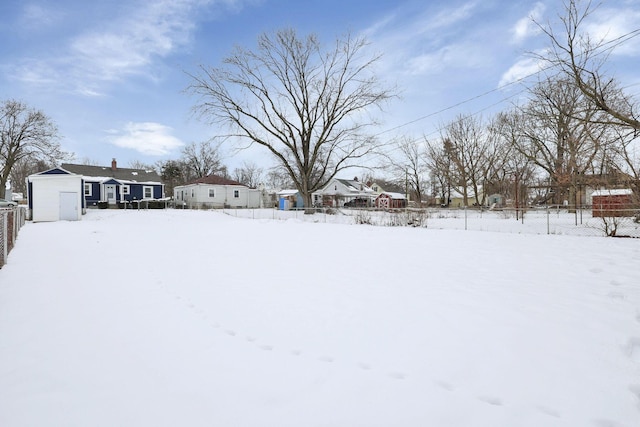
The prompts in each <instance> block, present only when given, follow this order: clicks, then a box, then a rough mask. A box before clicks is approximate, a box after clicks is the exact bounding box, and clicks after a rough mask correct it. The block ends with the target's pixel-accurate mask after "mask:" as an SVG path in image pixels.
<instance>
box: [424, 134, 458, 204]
mask: <svg viewBox="0 0 640 427" xmlns="http://www.w3.org/2000/svg"><path fill="white" fill-rule="evenodd" d="M424 155H425V158H424V160H425V164H426V165H427V169H428V170H429V177H430V184H431V193H432V194H433V195H434V196H438V197H437V198H438V199H439V203H440V205H441V206H449V204H450V203H451V189H452V187H453V185H454V184H453V182H452V177H453V167H452V159H451V156H450V152H449V151H447V150H445V148H444V147H443V144H442V143H441V142H440V141H437V142H436V141H430V140H428V139H427V138H425V154H424Z"/></svg>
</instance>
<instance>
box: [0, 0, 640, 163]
mask: <svg viewBox="0 0 640 427" xmlns="http://www.w3.org/2000/svg"><path fill="white" fill-rule="evenodd" d="M561 8H562V2H561V1H560V0H554V1H550V0H549V1H540V2H532V1H518V0H515V1H510V0H483V1H475V0H471V1H465V0H452V1H429V2H427V1H424V0H419V1H418V0H415V1H414V0H406V1H403V0H397V1H390V0H377V1H371V0H343V1H335V0H323V1H291V0H289V1H287V0H221V1H218V0H159V1H154V0H141V1H139V0H102V1H100V0H98V1H95V2H87V1H85V0H56V1H54V0H47V1H18V0H9V1H3V2H2V3H1V4H0V16H2V17H3V19H2V20H1V21H0V40H1V43H0V99H3V100H4V99H9V98H14V99H19V100H22V101H25V102H26V103H28V104H29V105H30V106H33V107H35V108H38V109H41V110H43V111H44V112H45V113H46V114H48V115H49V116H50V117H51V118H52V119H53V120H54V121H55V122H56V123H57V125H58V127H59V130H60V134H61V137H62V139H61V143H62V145H63V148H64V149H66V150H67V151H70V152H73V153H75V156H76V160H78V161H81V160H82V159H89V160H92V161H94V162H98V163H100V164H105V165H107V164H110V162H111V158H113V157H115V158H117V159H118V163H119V165H121V166H126V165H127V164H128V163H130V162H131V161H142V162H145V163H154V162H155V161H157V160H164V159H171V158H178V157H179V154H180V149H181V147H182V146H183V145H184V144H188V143H191V142H200V141H204V140H207V139H208V138H210V137H212V136H214V135H217V134H220V133H222V132H223V131H222V130H219V129H216V128H213V127H210V126H205V125H204V124H203V123H201V122H199V121H198V120H197V119H195V118H194V117H193V116H192V114H191V107H192V105H193V104H194V102H195V99H194V98H192V97H190V96H189V95H188V94H186V93H185V92H184V89H185V88H186V87H187V85H188V84H189V77H188V76H187V74H186V73H188V72H196V71H197V67H198V66H199V65H201V64H206V65H213V66H215V65H218V64H219V63H220V61H221V60H222V58H224V56H226V55H227V54H229V53H230V51H231V49H232V48H233V46H234V45H236V44H239V45H242V46H245V47H249V48H251V47H253V46H254V45H255V40H256V37H257V36H258V35H259V34H261V33H263V32H265V31H274V30H277V29H280V28H284V27H293V28H295V29H297V30H298V31H299V33H301V34H307V33H310V32H314V33H317V34H318V35H319V36H320V39H321V40H322V41H326V42H330V41H331V40H333V39H334V38H335V37H336V36H339V35H341V34H344V33H345V32H347V31H349V32H351V33H353V34H364V35H365V36H366V37H367V38H368V40H369V41H370V42H371V45H370V48H371V49H372V50H373V51H375V52H378V53H382V55H383V57H382V60H381V61H380V63H379V64H378V68H377V70H376V71H377V72H378V74H379V76H380V77H381V78H382V79H383V80H384V81H386V82H388V83H389V84H395V85H397V86H398V88H399V89H400V91H401V97H399V98H398V99H396V100H394V101H392V102H391V103H389V104H388V105H386V106H385V112H384V114H383V115H382V117H381V118H382V124H381V126H380V127H379V128H378V129H377V131H378V132H380V133H381V137H382V138H386V139H389V138H392V137H394V136H397V135H409V136H411V137H417V136H420V135H422V134H426V135H428V136H435V135H437V129H438V127H439V126H441V125H442V124H444V123H446V121H448V120H451V119H452V118H453V117H455V116H456V115H458V114H470V113H477V112H482V114H483V115H484V116H489V115H490V114H491V112H495V111H499V110H501V109H506V108H508V106H509V102H513V101H514V100H516V99H517V98H518V96H521V95H522V94H521V92H522V84H521V83H519V84H515V85H508V86H506V87H503V86H504V85H505V84H508V83H510V82H513V81H515V80H517V79H518V78H520V77H522V76H525V75H528V74H530V73H531V72H533V71H534V70H535V67H536V64H535V63H534V62H533V61H532V60H531V58H530V56H528V55H527V53H526V52H528V51H536V50H539V49H542V48H544V47H545V46H546V45H547V40H546V38H545V37H544V36H543V35H541V34H540V33H539V32H538V31H536V28H535V26H534V25H532V24H531V21H530V17H531V16H535V17H536V18H537V19H539V20H541V21H547V20H550V21H551V22H554V21H557V15H558V13H560V12H561V10H562V9H561ZM639 22H640V0H615V1H608V0H604V1H603V2H602V5H601V6H600V7H599V9H598V10H597V13H596V14H594V16H593V19H592V20H591V21H589V28H590V29H591V30H592V31H593V33H594V34H596V35H597V36H602V37H607V38H614V37H616V36H618V35H620V34H624V33H627V32H630V31H633V30H636V29H638V27H639V26H640V24H638V23H639ZM638 65H640V37H636V38H634V39H632V40H630V41H628V42H626V43H625V44H624V45H622V46H621V47H620V48H618V49H617V50H616V51H615V53H614V55H612V57H611V58H610V62H609V68H610V71H611V72H612V74H613V75H615V76H616V77H617V78H619V79H620V80H621V82H622V83H623V86H625V87H626V88H627V90H628V92H630V93H633V94H638V93H640V90H639V87H640V85H639V84H638V83H640V75H639V73H638V71H637V70H638ZM533 79H535V77H534V78H533ZM532 81H533V80H532V79H529V80H527V81H525V83H527V82H528V83H531V82H532ZM500 87H502V89H500V90H496V89H498V88H500ZM487 92H489V93H488V94H487V95H482V94H485V93H487ZM480 95H482V96H480ZM474 98H475V99H474ZM470 99H473V100H472V101H469V102H464V101H467V100H470ZM410 122H412V123H411V124H407V123H410ZM405 124H406V125H405ZM225 155H226V160H225V161H226V163H227V164H228V165H229V166H230V167H231V168H233V167H235V166H239V165H240V164H241V162H242V161H243V160H252V161H256V162H258V163H260V164H261V165H262V166H269V165H271V164H272V161H271V158H270V157H269V155H268V154H267V153H266V152H264V151H254V150H249V151H245V152H240V153H234V152H231V151H226V152H225Z"/></svg>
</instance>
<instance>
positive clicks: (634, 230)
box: [222, 206, 640, 238]
mask: <svg viewBox="0 0 640 427" xmlns="http://www.w3.org/2000/svg"><path fill="white" fill-rule="evenodd" d="M222 211H223V212H224V213H225V214H227V215H231V216H234V217H238V218H249V219H273V220H297V221H305V222H331V223H343V224H370V225H378V226H411V227H426V228H432V229H442V230H467V231H493V232H505V233H520V234H554V235H574V236H615V237H635V238H640V211H639V210H637V209H619V210H617V211H616V213H617V215H619V216H615V217H599V216H597V215H598V213H597V212H595V214H596V216H594V212H593V211H592V209H591V207H587V206H578V207H577V208H576V207H572V206H553V207H551V206H545V207H540V208H527V209H522V208H520V209H514V208H507V209H481V208H473V209H472V208H468V209H451V208H421V209H417V208H408V209H387V210H377V209H364V208H363V209H345V208H337V209H336V208H329V209H327V208H322V209H315V213H314V214H313V215H308V214H305V212H304V211H303V210H289V211H282V210H276V209H223V210H222Z"/></svg>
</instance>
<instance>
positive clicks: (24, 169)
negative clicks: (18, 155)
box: [6, 157, 55, 198]
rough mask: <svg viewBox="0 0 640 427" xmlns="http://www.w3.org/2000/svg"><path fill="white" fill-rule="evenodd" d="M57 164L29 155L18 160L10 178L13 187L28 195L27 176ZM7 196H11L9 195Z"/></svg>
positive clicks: (17, 191)
mask: <svg viewBox="0 0 640 427" xmlns="http://www.w3.org/2000/svg"><path fill="white" fill-rule="evenodd" d="M54 166H55V165H54V164H51V163H47V162H46V161H44V160H35V161H34V160H33V159H30V158H28V157H25V158H23V159H20V160H18V161H17V162H16V163H15V164H14V165H13V168H12V169H11V174H10V175H9V178H10V179H11V189H12V191H13V192H15V193H22V194H23V195H24V197H26V195H27V177H28V176H29V175H31V174H34V173H38V172H42V171H46V170H47V169H51V168H53V167H54ZM6 198H9V196H8V195H7V197H6Z"/></svg>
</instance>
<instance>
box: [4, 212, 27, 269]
mask: <svg viewBox="0 0 640 427" xmlns="http://www.w3.org/2000/svg"><path fill="white" fill-rule="evenodd" d="M26 218H27V211H26V209H23V208H20V207H18V208H0V268H2V267H3V266H4V265H5V264H6V263H7V258H8V256H9V252H11V249H13V247H14V245H15V243H16V239H17V238H18V232H19V231H20V228H22V226H23V225H24V223H25V220H26Z"/></svg>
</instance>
